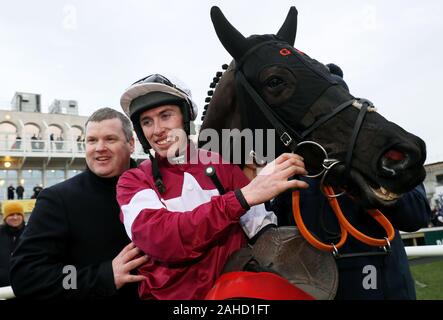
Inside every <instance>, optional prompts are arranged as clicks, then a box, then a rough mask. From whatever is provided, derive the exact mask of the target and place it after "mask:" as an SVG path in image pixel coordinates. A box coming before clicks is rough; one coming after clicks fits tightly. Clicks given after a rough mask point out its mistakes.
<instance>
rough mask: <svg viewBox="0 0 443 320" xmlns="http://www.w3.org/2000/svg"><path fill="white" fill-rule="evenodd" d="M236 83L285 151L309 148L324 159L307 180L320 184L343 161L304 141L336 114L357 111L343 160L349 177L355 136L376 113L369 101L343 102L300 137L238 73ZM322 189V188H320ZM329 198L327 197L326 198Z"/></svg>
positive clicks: (315, 144) (312, 143)
mask: <svg viewBox="0 0 443 320" xmlns="http://www.w3.org/2000/svg"><path fill="white" fill-rule="evenodd" d="M236 76H237V79H238V81H239V83H240V84H241V85H242V86H243V88H245V90H246V92H247V93H248V94H249V96H250V97H251V98H252V99H253V101H254V102H255V104H256V105H257V106H258V107H259V109H260V111H261V112H262V113H263V115H264V116H265V117H266V119H267V120H268V121H269V122H270V123H271V125H272V126H273V127H274V129H275V131H276V132H277V135H278V137H279V139H280V141H281V142H282V143H283V145H284V146H285V147H287V148H288V149H289V150H290V151H291V152H294V153H295V152H297V149H298V148H299V147H300V146H301V145H304V144H311V145H313V146H315V147H317V148H318V149H320V150H321V152H322V153H323V154H324V155H325V158H324V160H323V163H322V167H323V170H322V171H321V172H320V173H316V174H312V175H310V176H308V177H319V176H320V175H322V174H323V178H322V184H323V182H324V180H325V177H326V175H327V173H328V172H329V170H331V169H332V168H333V167H334V166H335V165H337V164H339V163H340V164H341V163H343V161H340V160H337V159H332V158H329V157H328V154H327V152H326V150H325V149H324V148H323V147H322V146H321V145H320V144H318V143H317V142H314V141H305V138H306V137H307V136H308V135H309V134H311V133H312V132H313V131H314V130H315V129H317V128H318V127H320V126H321V125H323V124H324V123H326V122H327V121H328V120H330V119H331V118H333V117H334V116H336V115H337V114H338V113H339V112H341V111H343V110H344V109H346V108H348V107H355V108H358V109H359V110H360V111H359V114H358V117H357V120H356V122H355V125H354V129H353V132H352V136H351V141H350V144H349V148H348V150H347V153H346V158H345V162H344V165H345V174H344V175H345V177H348V176H349V174H350V170H351V160H352V154H353V151H354V147H355V142H356V141H357V137H358V134H359V132H360V129H361V126H362V124H363V120H364V118H365V115H366V113H367V112H374V111H375V110H376V109H375V107H374V105H373V104H372V102H371V101H369V100H367V99H360V98H354V99H350V100H348V101H345V102H343V103H342V104H340V105H339V106H338V107H336V108H335V109H334V110H333V111H332V112H331V113H329V114H327V115H324V116H322V117H321V118H320V119H318V120H317V121H315V122H314V123H313V124H312V125H311V126H310V127H309V128H307V129H306V130H305V131H303V132H302V133H301V134H299V133H297V132H295V131H294V130H293V129H292V128H290V127H289V126H288V125H287V124H286V123H285V121H284V120H283V119H281V118H280V117H279V116H278V115H277V114H276V113H275V112H274V111H273V110H272V108H271V107H270V106H269V105H268V104H267V103H266V102H265V101H264V100H263V99H262V97H261V96H260V95H259V94H258V93H257V91H256V90H255V89H254V88H253V87H252V86H251V84H250V83H249V82H248V81H247V80H246V78H245V76H244V75H243V72H242V71H241V70H237V74H236ZM322 189H323V188H322ZM343 193H344V192H342V193H340V194H335V195H333V196H334V197H338V196H340V195H342V194H343ZM329 196H330V195H328V197H329Z"/></svg>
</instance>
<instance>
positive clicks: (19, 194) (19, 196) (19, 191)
mask: <svg viewBox="0 0 443 320" xmlns="http://www.w3.org/2000/svg"><path fill="white" fill-rule="evenodd" d="M15 192H16V193H17V199H23V193H24V192H25V188H23V186H22V185H21V184H19V185H18V187H17V189H16V190H15Z"/></svg>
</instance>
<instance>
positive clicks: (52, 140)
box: [49, 133, 55, 149]
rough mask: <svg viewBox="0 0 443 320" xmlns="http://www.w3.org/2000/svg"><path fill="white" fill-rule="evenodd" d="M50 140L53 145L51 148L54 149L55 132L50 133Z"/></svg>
mask: <svg viewBox="0 0 443 320" xmlns="http://www.w3.org/2000/svg"><path fill="white" fill-rule="evenodd" d="M49 142H50V146H51V149H54V143H55V142H54V134H53V133H51V134H50V135H49Z"/></svg>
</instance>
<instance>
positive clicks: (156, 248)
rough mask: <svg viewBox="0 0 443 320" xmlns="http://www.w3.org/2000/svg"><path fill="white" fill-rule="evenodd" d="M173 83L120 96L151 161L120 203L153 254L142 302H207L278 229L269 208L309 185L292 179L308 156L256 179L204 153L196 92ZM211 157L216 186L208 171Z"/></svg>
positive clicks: (142, 86)
mask: <svg viewBox="0 0 443 320" xmlns="http://www.w3.org/2000/svg"><path fill="white" fill-rule="evenodd" d="M171 80H172V78H171V77H168V78H166V77H165V76H163V75H160V74H154V75H151V76H148V77H145V78H143V79H141V80H139V81H137V82H135V83H134V84H132V85H131V86H130V87H129V88H128V89H127V90H126V91H125V92H124V93H123V95H122V97H121V106H122V108H123V110H124V111H125V113H126V114H127V115H128V116H129V117H130V119H131V121H132V122H133V124H134V128H135V131H136V133H137V136H138V138H139V141H140V142H141V144H142V146H143V148H144V150H145V152H147V153H148V154H149V156H150V160H147V161H145V162H143V163H142V164H141V165H140V166H139V167H138V168H136V169H131V170H128V171H126V172H125V174H123V175H122V176H121V178H120V180H119V182H118V185H117V200H118V202H119V204H120V207H121V219H122V221H123V223H124V225H125V229H126V232H127V234H128V236H129V237H130V238H131V239H132V241H133V242H134V243H135V245H136V246H137V247H138V248H140V249H141V250H142V251H143V252H144V253H145V254H146V255H147V256H148V260H147V262H146V263H145V264H144V265H142V266H141V267H140V268H138V272H139V273H140V274H141V275H143V276H145V280H144V281H142V282H141V283H140V286H139V295H140V297H141V298H142V299H203V298H204V297H205V296H206V294H207V293H208V291H209V290H210V288H211V287H212V286H213V285H214V283H215V281H216V279H217V278H218V277H219V276H220V273H221V271H222V268H223V266H224V264H225V262H226V261H227V259H228V257H229V256H230V255H231V254H232V253H233V252H234V251H236V250H238V249H240V248H241V247H243V246H244V245H245V243H246V237H247V238H253V237H254V236H255V235H257V233H258V232H259V231H260V230H263V228H264V227H265V226H268V225H274V224H276V217H275V215H274V213H273V212H270V211H267V210H266V209H265V207H264V205H263V203H264V202H266V201H269V200H270V199H272V198H274V197H275V196H276V195H277V194H279V193H280V192H283V191H285V190H287V189H290V188H294V187H298V188H306V187H307V184H306V183H304V182H300V181H298V180H291V181H288V178H289V177H291V176H293V175H295V174H304V173H306V171H305V169H304V163H303V161H302V159H301V157H299V156H298V155H294V154H284V155H282V156H281V157H279V158H277V159H276V160H275V161H274V162H273V163H272V164H270V165H269V166H268V167H265V168H264V169H263V171H264V172H265V173H266V174H263V175H260V176H258V177H257V178H255V179H254V180H252V181H249V180H248V179H247V178H246V177H245V176H244V174H243V173H242V171H241V170H240V169H239V168H238V167H237V166H235V165H233V164H226V163H225V162H222V158H221V156H220V155H218V154H216V153H211V152H208V151H203V150H199V149H197V148H196V146H195V145H194V144H193V143H192V142H191V141H190V140H189V138H188V135H189V133H190V131H189V127H190V125H189V123H190V121H192V120H194V119H195V117H196V115H197V108H196V105H195V103H194V102H193V100H192V96H191V93H190V91H189V90H188V89H187V88H186V87H185V86H183V85H182V83H181V82H179V81H171ZM150 149H153V151H154V152H155V156H154V155H153V154H151V153H150ZM208 159H209V160H210V165H211V166H212V168H211V169H212V170H213V171H214V170H215V174H216V176H217V177H218V179H215V181H216V182H217V183H215V182H214V180H211V179H210V178H209V177H208V176H207V175H206V174H205V170H206V169H207V168H208ZM203 160H206V161H203Z"/></svg>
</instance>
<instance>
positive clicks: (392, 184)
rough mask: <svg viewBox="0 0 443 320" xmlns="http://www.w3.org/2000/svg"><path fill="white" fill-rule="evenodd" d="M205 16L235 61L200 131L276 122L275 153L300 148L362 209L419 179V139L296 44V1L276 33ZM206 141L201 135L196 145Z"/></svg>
mask: <svg viewBox="0 0 443 320" xmlns="http://www.w3.org/2000/svg"><path fill="white" fill-rule="evenodd" d="M211 18H212V21H213V24H214V27H215V30H216V33H217V36H218V38H219V39H220V41H221V43H222V44H223V46H224V47H225V49H226V50H227V51H228V52H229V53H230V54H231V55H232V57H233V58H234V60H233V61H232V62H231V64H230V65H229V67H228V68H227V70H226V71H225V72H224V74H223V75H222V77H221V78H220V79H218V78H214V80H215V81H217V83H216V87H215V90H214V91H210V93H211V98H208V99H207V101H209V104H207V105H206V106H205V111H204V117H203V118H202V120H203V121H202V125H201V129H200V132H204V131H205V130H206V129H213V130H215V131H217V132H218V133H219V134H220V136H222V130H223V129H238V130H244V129H245V128H248V129H251V130H253V131H255V130H257V129H275V131H276V133H277V137H276V139H275V141H274V142H275V144H274V145H275V154H276V155H279V154H281V153H283V152H297V153H301V154H302V155H303V157H304V158H305V164H306V166H307V168H308V171H310V170H309V169H311V170H312V171H313V172H312V174H313V175H314V172H315V173H316V174H317V173H319V172H321V173H322V174H323V177H324V178H325V181H324V182H325V183H326V182H327V183H328V184H330V185H333V186H334V187H336V188H339V189H341V190H345V191H346V192H348V193H350V194H352V196H353V197H355V198H358V200H359V201H360V202H361V203H362V204H363V205H365V206H366V207H368V208H371V207H380V206H382V207H384V206H392V205H393V204H394V203H395V202H396V200H397V199H398V198H399V197H400V196H401V195H402V194H403V193H405V192H408V191H410V190H411V189H413V188H414V187H415V186H416V185H418V184H420V183H421V182H422V181H423V180H424V178H425V175H426V174H425V169H424V166H423V165H424V161H425V159H426V145H425V143H424V141H423V140H422V139H420V138H419V137H417V136H415V135H413V134H412V133H409V132H407V131H405V130H404V129H403V128H401V127H400V126H398V125H396V124H395V123H392V122H390V121H388V120H386V119H385V118H384V117H383V116H381V115H380V114H379V113H378V112H376V109H375V107H374V106H373V104H372V103H371V102H370V101H369V100H366V99H358V98H355V97H354V96H353V95H352V94H351V93H350V92H348V91H347V90H346V89H345V88H344V87H343V86H342V85H341V83H340V82H339V81H337V80H336V79H335V78H334V77H333V76H332V75H331V73H330V72H329V70H328V69H327V67H326V66H325V65H323V64H322V63H320V62H318V61H317V60H315V59H313V58H310V57H309V56H308V55H307V54H306V53H304V52H301V51H299V50H297V49H296V48H294V42H295V37H296V31H297V10H296V9H295V7H291V9H290V10H289V13H288V15H287V17H286V20H285V22H284V23H283V25H282V27H281V28H280V30H279V31H278V32H277V33H276V35H272V34H268V35H253V36H250V37H248V38H245V37H244V36H243V35H242V34H241V33H240V32H239V31H237V30H236V29H235V28H234V27H233V26H232V25H231V24H230V23H229V21H228V20H227V19H226V18H225V16H224V15H223V13H222V12H221V11H220V9H219V8H217V7H213V8H212V10H211ZM200 136H201V135H200ZM306 141H313V142H314V143H312V144H311V143H303V142H306ZM206 142H207V140H206V141H205V140H203V139H200V138H199V146H204V145H205V143H206ZM224 142H226V141H224ZM231 146H232V145H231ZM225 147H226V146H223V145H221V146H220V150H225V149H224V148H225ZM247 151H248V150H247ZM263 152H266V150H265V151H263ZM260 156H261V157H263V156H264V155H263V154H262V155H258V157H259V158H260ZM318 159H321V160H323V162H321V161H320V162H319V160H318ZM331 159H332V160H333V161H331ZM246 161H247V159H244V158H242V163H241V165H245V163H246ZM325 167H327V168H329V169H328V170H324V168H325ZM326 173H327V175H326Z"/></svg>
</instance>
